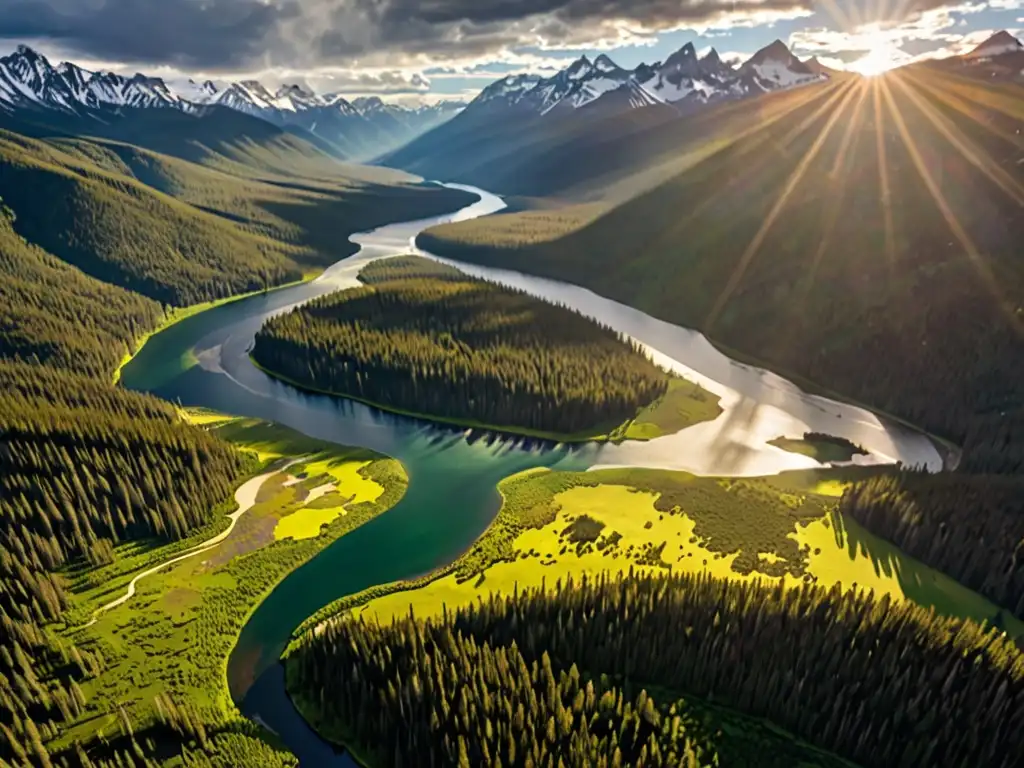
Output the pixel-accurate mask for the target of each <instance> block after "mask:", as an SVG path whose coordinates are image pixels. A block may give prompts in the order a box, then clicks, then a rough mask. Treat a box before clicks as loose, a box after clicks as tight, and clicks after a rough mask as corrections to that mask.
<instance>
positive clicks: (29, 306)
mask: <svg viewBox="0 0 1024 768" xmlns="http://www.w3.org/2000/svg"><path fill="white" fill-rule="evenodd" d="M122 149H127V147H122ZM168 162H169V161H168ZM176 167H177V168H179V171H180V173H181V174H185V173H188V174H191V175H192V176H194V179H195V180H199V181H202V180H203V179H206V178H207V176H209V178H211V179H213V180H214V181H216V182H217V183H218V184H220V187H218V188H217V189H216V190H213V192H220V193H222V194H223V196H224V197H225V198H226V199H228V200H230V202H231V204H235V205H242V204H243V203H245V204H247V205H249V206H251V207H254V208H255V206H256V201H258V197H257V196H256V195H252V196H251V198H252V199H251V200H245V199H244V196H243V195H242V194H241V193H242V192H247V191H248V189H247V187H246V186H245V185H246V184H248V183H249V182H246V181H244V180H239V178H237V177H233V176H229V175H227V174H220V176H219V177H218V176H216V175H210V174H212V172H208V173H207V172H203V171H201V169H198V168H196V167H191V166H189V164H187V163H179V165H178V166H176ZM255 172H256V171H254V173H255ZM189 181H190V179H189V178H186V177H185V176H184V175H182V176H181V183H182V184H185V183H186V182H189ZM196 183H198V181H197V182H196ZM339 186H340V183H339ZM282 189H283V187H282ZM331 189H334V188H333V187H332V188H331ZM0 191H2V194H3V197H2V199H0V624H2V630H0V764H3V765H8V764H11V765H17V766H19V768H20V767H21V766H40V767H41V768H49V767H50V766H58V765H59V766H64V765H71V766H82V767H83V768H89V766H96V767H97V768H99V767H101V766H108V765H110V766H113V765H117V766H122V765H135V766H141V765H147V766H148V765H157V764H160V763H161V762H162V760H163V758H161V757H156V756H154V754H155V753H154V750H153V744H152V740H151V739H150V736H151V735H154V734H156V735H157V736H159V737H160V738H159V739H158V740H159V741H161V747H160V750H162V751H163V752H165V753H166V754H165V755H164V757H167V756H173V755H178V756H179V759H180V755H181V753H182V748H183V745H185V744H188V743H192V748H191V750H190V748H189V747H187V746H186V747H184V749H185V751H191V755H190V757H189V758H188V764H190V765H211V764H213V765H219V766H224V768H227V766H235V765H271V764H274V763H273V761H274V760H279V759H280V752H277V751H275V750H272V749H270V748H269V747H267V745H266V744H265V743H264V742H263V741H261V740H259V739H258V738H252V737H251V735H252V734H250V735H249V736H246V737H243V735H242V734H241V733H236V732H232V733H225V734H219V735H218V745H219V746H218V748H217V749H210V748H209V743H208V742H206V741H205V739H206V734H204V733H203V724H202V722H200V721H199V719H198V718H197V717H196V716H195V715H194V714H193V713H192V712H191V709H190V707H189V704H188V702H179V703H178V704H175V703H174V702H165V705H164V709H165V714H166V717H165V718H164V721H163V725H162V726H161V727H158V728H157V729H156V730H155V731H147V732H146V734H145V736H143V735H142V734H137V735H138V737H139V738H138V740H134V739H133V738H131V737H128V738H120V737H118V736H117V734H121V735H122V736H123V735H124V734H128V733H131V731H132V728H133V723H132V722H130V720H129V718H128V715H127V714H125V712H124V711H122V713H121V715H120V719H121V721H122V722H120V723H119V724H118V725H116V726H114V727H113V728H111V729H108V734H110V736H113V739H111V738H110V736H108V737H104V740H103V743H102V744H100V745H97V743H96V742H95V740H94V739H93V740H92V741H90V742H87V743H84V745H83V744H80V743H76V742H71V743H69V744H65V745H63V746H62V747H56V748H52V747H51V744H52V742H53V741H54V740H55V739H57V738H58V737H59V736H60V735H61V734H62V733H64V731H65V730H66V729H68V728H69V727H70V724H72V723H74V722H76V721H77V720H78V719H79V718H80V717H82V716H83V714H84V713H86V712H87V707H88V701H87V697H86V694H85V693H83V689H86V690H88V687H89V686H88V685H86V681H91V680H94V679H95V678H98V677H100V676H101V675H102V674H103V671H104V669H105V668H106V666H107V662H105V660H104V649H103V648H102V646H101V644H97V643H96V642H94V641H91V640H88V639H86V640H85V641H84V642H83V643H82V644H81V646H80V645H79V642H80V641H79V638H87V634H86V635H68V634H65V633H64V632H63V629H64V628H65V624H66V623H69V622H70V623H71V624H73V625H75V626H80V625H81V624H82V623H83V622H84V621H85V620H86V619H87V618H88V617H87V616H85V617H83V616H81V615H74V616H73V615H71V613H72V612H73V608H72V599H71V595H72V592H73V591H74V590H75V589H76V586H81V580H82V578H84V579H85V580H86V582H88V579H89V575H90V574H91V573H92V572H93V571H95V570H97V569H103V568H108V567H116V563H117V561H118V558H119V557H120V555H119V550H123V549H124V545H134V546H133V547H130V549H131V551H132V553H134V554H138V553H141V552H145V551H147V550H149V549H154V548H157V547H159V546H161V545H166V544H169V543H174V542H182V546H185V544H186V543H185V540H186V539H189V538H190V537H192V536H195V535H201V534H203V533H204V532H206V531H208V530H212V529H213V528H214V527H215V526H216V525H219V524H220V523H222V522H224V521H225V514H226V513H227V512H229V511H231V509H232V508H233V507H234V501H233V498H232V496H233V492H234V489H235V487H236V486H237V485H238V484H239V483H240V482H241V481H242V480H243V479H244V478H245V477H246V476H247V475H248V474H250V473H251V472H252V471H253V470H254V469H255V468H256V466H257V463H256V461H255V459H254V458H253V457H252V456H250V455H248V454H243V453H240V452H238V451H237V450H236V449H234V448H233V447H231V446H230V445H229V444H228V443H227V442H224V441H223V440H221V439H219V438H217V437H215V436H214V435H212V434H210V433H208V432H206V431H204V430H202V429H199V428H197V427H193V426H190V425H189V424H187V423H186V422H185V421H183V420H182V418H181V417H180V415H179V414H178V412H177V409H176V408H175V407H174V406H172V405H171V404H170V403H166V402H163V401H161V400H158V399H156V398H154V397H151V396H148V395H142V394H137V393H133V392H129V391H126V390H124V389H122V388H119V387H115V386H113V385H112V383H111V380H112V375H113V373H114V371H115V369H116V368H117V366H118V364H119V363H120V362H121V361H122V360H123V359H124V357H125V355H126V354H127V353H129V352H131V351H133V350H134V349H135V347H136V345H137V340H138V339H139V338H140V337H142V336H143V335H144V334H146V333H147V332H149V331H152V330H153V329H154V328H155V327H156V326H158V325H159V323H160V322H161V320H163V319H164V317H165V316H166V311H167V309H168V308H169V307H168V308H165V307H164V306H162V302H166V303H167V304H168V305H172V304H173V305H179V306H180V305H185V304H189V303H193V302H196V301H203V300H207V299H215V298H220V297H222V296H226V295H229V294H232V293H237V292H240V291H244V290H249V289H254V288H264V287H267V286H268V285H272V284H275V283H279V282H282V281H284V280H287V279H291V278H296V277H299V276H301V274H302V269H301V268H300V267H299V266H298V265H297V264H296V263H294V262H292V263H288V260H287V259H285V260H282V259H281V258H280V254H283V253H291V254H292V255H295V254H297V253H299V251H300V249H301V250H302V253H305V254H306V256H312V255H313V251H312V250H311V248H312V247H313V244H312V243H310V242H308V241H304V240H303V238H306V234H305V233H304V232H303V231H301V229H300V230H298V234H296V235H295V239H296V241H297V242H298V244H296V243H285V242H277V241H275V242H273V243H271V241H270V239H269V237H263V236H262V235H259V234H258V233H257V234H254V233H253V232H252V231H250V228H238V227H236V224H237V223H238V222H239V220H240V219H241V217H234V218H232V217H231V216H229V215H228V214H227V212H225V215H224V216H214V215H212V214H210V213H204V212H203V211H201V210H200V209H199V207H190V206H188V205H186V204H184V203H182V202H179V201H176V200H174V199H172V198H170V197H168V196H167V195H164V194H162V193H158V192H157V191H156V190H154V189H153V188H150V187H148V186H146V185H145V184H143V183H142V182H140V181H138V180H137V179H135V178H133V177H132V174H131V172H130V171H129V170H128V169H127V168H126V167H125V166H124V164H118V161H117V156H116V155H115V153H114V152H113V151H112V150H111V149H110V148H108V147H106V146H101V145H100V144H99V143H91V142H90V141H88V140H80V139H76V140H73V141H72V140H68V141H66V142H63V143H62V142H48V141H43V140H38V139H29V138H26V137H25V136H21V135H19V134H14V133H10V132H6V131H5V132H0ZM206 191H207V192H209V193H210V194H213V192H211V191H210V190H209V189H207V190H206ZM328 191H330V190H328V188H327V187H325V192H324V194H327V192H328ZM373 191H375V193H376V195H377V197H374V199H373V204H372V205H371V204H370V203H369V202H367V201H366V200H364V199H362V197H360V196H359V195H356V194H353V195H351V197H352V199H353V201H354V202H353V205H352V206H350V208H351V210H350V211H349V214H350V217H351V219H352V221H346V224H345V225H346V226H351V227H352V229H358V228H360V226H365V223H364V224H362V225H361V224H359V223H358V221H357V220H361V221H363V222H365V221H378V220H382V219H383V220H386V219H387V217H388V216H393V215H409V216H415V215H425V214H427V213H433V212H442V211H445V210H448V208H449V206H451V205H453V204H458V203H460V202H466V201H467V200H466V198H467V197H468V196H466V195H464V194H463V193H458V194H457V195H454V196H452V195H447V193H445V192H440V193H439V194H438V195H433V194H432V190H425V189H423V188H412V187H410V188H399V189H398V190H397V192H398V194H397V195H396V196H395V201H396V205H397V208H398V210H397V211H389V210H388V208H387V206H386V205H385V204H384V202H383V201H386V200H387V195H388V192H389V188H388V187H386V186H381V187H379V188H377V189H375V190H373ZM281 194H284V193H283V192H282V193H281ZM363 197H365V195H364V196H363ZM204 202H205V203H206V204H205V205H204V206H203V208H204V209H207V208H215V207H216V205H214V204H211V203H210V202H209V201H204ZM345 204H346V200H345V197H344V196H342V195H340V194H333V195H332V196H331V197H330V199H329V200H325V201H324V207H323V208H321V209H319V210H318V211H317V213H316V215H320V216H324V215H326V214H327V213H331V212H333V213H334V214H335V215H337V213H338V212H344V210H345V208H344V205H345ZM371 207H372V208H373V209H374V212H373V214H372V216H370V217H368V218H367V217H366V216H365V215H363V214H364V213H365V212H366V209H369V208H371ZM256 210H258V208H256ZM352 211H355V212H356V213H357V214H359V215H353V214H352ZM251 215H255V214H251ZM260 215H262V216H263V217H264V218H266V217H267V216H268V214H267V212H266V211H261V212H260ZM303 215H306V216H307V217H308V216H312V215H313V214H303ZM360 217H362V218H360ZM232 222H234V223H232ZM292 227H293V228H295V225H292ZM274 234H277V232H275V233H274ZM333 234H335V233H332V235H333ZM325 242H326V238H323V239H322V240H321V241H318V243H317V245H319V244H320V243H325ZM237 246H244V247H241V248H239V247H237ZM250 246H254V247H250ZM264 246H266V249H265V252H264V251H263V250H261V249H263V248H264ZM345 247H346V248H350V247H354V246H351V245H349V244H346V246H345ZM344 253H347V251H345V252H344ZM261 254H262V255H261ZM275 254H277V255H275ZM264 257H265V258H264ZM333 260H334V259H333V256H332V254H331V253H330V252H328V251H326V250H325V251H323V252H319V254H318V255H316V256H315V258H311V260H310V261H308V262H306V263H307V264H309V265H316V264H324V263H329V262H330V261H333ZM112 563H113V564H114V566H112V565H111V564H112ZM100 730H101V731H102V728H101V729H100ZM253 732H254V733H255V729H253ZM196 744H198V745H199V746H198V747H196ZM143 747H145V748H143ZM51 750H52V751H51ZM218 750H219V751H218ZM261 750H263V751H262V752H261ZM264 752H265V753H264ZM211 760H212V761H213V762H212V763H211Z"/></svg>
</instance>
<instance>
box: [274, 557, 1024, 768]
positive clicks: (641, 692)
mask: <svg viewBox="0 0 1024 768" xmlns="http://www.w3.org/2000/svg"><path fill="white" fill-rule="evenodd" d="M551 587H552V585H548V588H546V589H545V588H543V587H541V588H537V589H531V590H525V591H520V592H517V593H516V594H515V595H513V596H494V595H493V594H492V595H491V596H490V597H489V598H487V599H485V600H484V601H482V602H481V603H479V604H474V605H471V606H469V607H465V608H460V609H458V610H456V611H449V612H446V613H445V614H444V616H443V617H440V618H435V619H428V620H421V619H416V618H415V617H413V616H410V617H408V618H406V619H403V620H401V621H396V622H394V623H393V624H392V625H390V626H380V625H378V624H371V623H367V622H363V621H359V620H354V619H347V618H342V619H338V620H332V621H330V622H329V623H327V624H326V625H324V626H323V627H322V628H321V629H320V630H318V631H316V632H310V633H307V634H306V635H304V636H303V640H302V641H301V643H300V644H299V645H297V646H296V648H295V649H293V651H292V653H291V655H290V657H289V659H288V662H287V664H288V676H289V686H290V689H291V690H292V692H293V695H294V696H296V697H297V698H298V700H299V706H300V708H301V709H303V710H304V711H305V712H306V713H307V716H309V717H311V718H312V719H313V721H314V722H316V723H317V724H318V725H319V726H320V727H321V729H322V730H323V731H324V732H327V733H331V734H333V735H334V736H335V737H336V738H340V737H342V736H343V737H345V738H347V739H348V740H349V741H350V742H351V743H352V744H354V745H357V748H358V749H359V750H365V751H366V752H365V753H366V754H372V755H373V764H374V765H380V766H396V765H408V764H410V763H409V762H408V761H409V759H410V758H411V757H412V756H414V755H415V756H416V760H417V762H416V763H415V764H417V765H459V766H498V765H501V766H526V765H534V766H556V765H564V766H580V767H581V768H582V766H600V765H607V766H627V765H629V766H669V765H682V766H705V765H707V766H710V765H719V764H720V765H739V766H751V768H753V767H754V766H764V765H768V764H769V763H768V762H767V761H768V760H769V759H770V757H769V754H770V753H769V752H768V751H765V752H760V753H758V752H755V753H753V754H748V755H746V756H745V757H744V756H739V755H738V756H735V757H733V758H731V759H729V760H728V762H726V761H722V762H719V761H718V759H717V758H716V756H715V755H714V754H713V751H712V749H711V747H710V745H707V744H704V743H701V741H700V739H698V738H692V737H691V735H690V733H689V731H690V730H691V727H690V726H689V725H687V724H686V723H683V722H681V721H680V718H679V717H678V716H677V712H676V711H673V709H674V708H673V703H674V702H675V701H676V699H678V698H679V697H680V696H682V695H683V694H687V695H690V696H696V697H700V698H702V699H707V700H712V701H714V702H715V703H717V704H721V705H725V706H728V707H731V708H733V709H735V710H738V711H739V712H742V713H744V714H747V715H751V716H754V717H767V718H770V719H771V721H772V722H773V723H775V724H777V725H779V726H781V727H783V728H785V729H787V730H788V731H790V732H791V733H793V734H795V735H796V736H798V737H800V738H802V739H804V740H806V741H808V742H810V743H812V744H814V745H816V746H818V747H821V748H824V749H827V750H829V751H832V752H834V753H835V754H837V755H839V756H841V757H844V758H847V759H849V760H852V761H854V762H856V763H857V764H859V765H861V766H864V767H865V768H888V767H890V766H892V767H894V768H895V767H896V766H939V765H941V766H952V765H963V766H986V768H1010V766H1016V765H1018V764H1019V758H1020V755H1021V754H1024V662H1022V659H1021V656H1020V654H1019V653H1018V652H1017V649H1016V648H1015V647H1014V646H1013V645H1012V643H1011V642H1010V641H1009V640H1006V639H1005V638H1003V637H1002V636H1000V635H999V634H992V633H986V632H985V631H983V630H982V629H981V628H980V627H979V626H978V625H975V624H971V623H963V622H960V621H957V620H953V619H943V618H938V617H936V616H935V615H934V614H932V613H929V612H926V611H924V610H923V609H920V608H916V607H912V606H908V605H907V604H896V603H892V602H890V600H889V598H888V596H885V597H883V598H882V599H880V600H875V599H873V597H872V596H870V595H864V594H863V593H861V594H860V595H857V594H855V593H852V592H848V593H845V594H844V593H842V591H841V590H840V588H839V587H838V586H837V587H835V588H833V589H831V590H828V591H826V590H823V589H820V588H817V587H810V586H804V587H802V588H801V589H799V590H785V589H783V588H782V587H781V586H780V587H774V588H768V587H765V586H762V585H761V584H760V583H746V584H739V583H736V582H733V581H724V580H718V579H713V578H709V577H705V576H691V575H684V576H680V575H675V576H672V575H667V576H660V575H658V576H643V577H635V576H630V577H628V578H622V579H615V580H610V579H608V578H606V577H600V578H598V579H596V580H594V579H586V578H584V579H583V580H581V581H579V582H577V583H572V582H569V583H564V584H563V583H559V584H558V585H557V586H555V587H554V589H552V588H551ZM790 764H793V763H790Z"/></svg>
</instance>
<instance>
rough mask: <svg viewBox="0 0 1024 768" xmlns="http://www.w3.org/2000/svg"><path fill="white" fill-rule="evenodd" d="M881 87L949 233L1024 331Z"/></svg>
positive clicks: (1020, 331) (888, 93)
mask: <svg viewBox="0 0 1024 768" xmlns="http://www.w3.org/2000/svg"><path fill="white" fill-rule="evenodd" d="M879 88H880V89H881V91H882V96H883V97H884V98H885V102H886V105H887V106H888V108H889V114H890V115H891V116H892V119H893V122H894V124H895V125H896V130H897V131H898V132H899V134H900V138H901V139H902V140H903V145H904V146H905V147H906V149H907V153H908V154H909V155H910V159H911V161H912V162H913V164H914V167H915V169H916V170H917V173H918V175H919V176H920V177H921V181H922V182H924V185H925V188H926V189H927V190H928V194H930V195H931V197H932V200H933V202H934V203H935V206H936V207H937V208H938V209H939V213H940V214H941V215H942V218H943V219H944V220H945V222H946V225H947V226H948V227H949V229H950V232H951V233H952V234H953V237H954V238H956V241H957V242H958V243H960V247H961V248H963V249H964V253H965V254H966V255H967V258H968V259H969V260H970V262H971V264H972V265H973V266H974V268H975V271H976V272H977V274H978V277H979V278H980V280H981V282H982V284H983V285H984V286H985V288H986V290H988V291H989V293H991V294H992V298H993V300H994V301H995V302H996V303H997V305H998V306H999V309H1000V311H1002V313H1003V314H1004V315H1006V317H1007V319H1008V320H1009V325H1010V327H1011V328H1013V329H1014V330H1015V331H1016V332H1017V333H1018V334H1024V326H1022V322H1021V318H1019V317H1018V316H1017V313H1016V312H1014V309H1013V306H1012V305H1011V304H1010V303H1009V302H1008V301H1007V300H1006V298H1005V297H1004V296H1003V294H1002V291H1001V290H1000V289H999V281H998V280H997V279H996V276H995V275H994V274H993V273H992V270H991V268H990V267H989V265H988V263H987V262H986V261H985V258H984V257H983V256H982V255H981V253H980V252H979V251H978V249H977V247H976V246H975V245H974V242H973V241H972V240H971V238H970V236H969V235H968V234H967V232H966V230H965V229H964V228H963V225H961V224H960V221H959V220H958V219H957V217H956V214H954V213H953V209H952V208H951V207H950V205H949V203H948V202H947V200H946V198H945V196H944V195H943V194H942V190H941V189H940V188H939V185H938V184H937V183H936V182H935V179H934V178H932V175H931V173H930V172H929V171H928V166H927V165H926V164H925V162H924V159H923V158H922V157H921V153H920V151H919V150H918V148H917V145H916V144H915V143H914V138H913V137H912V136H911V135H910V131H909V129H908V128H907V124H906V122H905V121H904V120H903V115H902V114H901V113H900V111H899V107H897V105H896V101H895V99H893V96H892V92H891V91H890V90H889V86H888V84H887V83H886V82H885V80H882V81H880V82H879Z"/></svg>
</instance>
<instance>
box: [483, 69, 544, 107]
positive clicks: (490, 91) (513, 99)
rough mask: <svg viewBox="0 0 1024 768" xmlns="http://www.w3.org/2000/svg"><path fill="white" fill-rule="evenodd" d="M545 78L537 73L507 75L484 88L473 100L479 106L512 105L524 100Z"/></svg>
mask: <svg viewBox="0 0 1024 768" xmlns="http://www.w3.org/2000/svg"><path fill="white" fill-rule="evenodd" d="M542 79H543V78H541V77H539V76H537V75H506V76H505V77H503V78H501V80H496V81H495V82H493V83H491V84H490V85H489V86H487V87H486V88H484V89H483V90H482V91H481V92H480V94H479V95H478V96H477V97H476V98H475V99H474V100H473V102H472V104H473V105H474V106H475V107H477V108H478V109H479V108H480V107H483V106H484V105H492V106H496V107H512V106H515V105H516V104H518V103H519V102H520V101H522V98H523V96H525V95H526V94H527V93H529V92H530V91H531V90H533V88H534V87H536V86H537V85H538V84H539V83H540V82H541V80H542Z"/></svg>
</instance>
